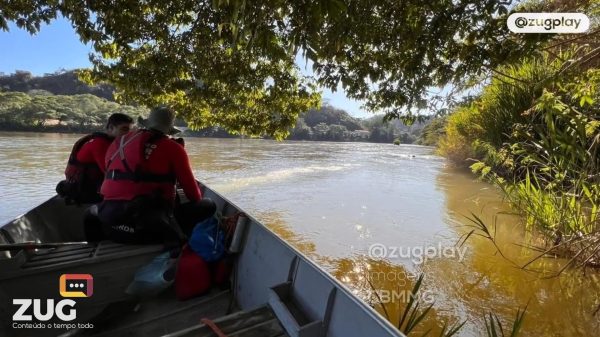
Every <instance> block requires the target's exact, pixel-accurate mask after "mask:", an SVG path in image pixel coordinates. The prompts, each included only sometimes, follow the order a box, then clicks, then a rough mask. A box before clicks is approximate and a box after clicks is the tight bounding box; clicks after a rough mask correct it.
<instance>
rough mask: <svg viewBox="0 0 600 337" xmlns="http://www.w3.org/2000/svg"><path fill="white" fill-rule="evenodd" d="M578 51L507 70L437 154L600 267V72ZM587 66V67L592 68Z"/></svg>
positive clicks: (460, 112)
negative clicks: (494, 189) (489, 186)
mask: <svg viewBox="0 0 600 337" xmlns="http://www.w3.org/2000/svg"><path fill="white" fill-rule="evenodd" d="M593 52H594V51H590V49H589V48H586V47H580V48H578V49H571V50H568V51H559V52H556V53H549V52H544V53H542V54H541V55H538V56H534V57H529V58H526V59H524V60H523V61H522V62H520V63H519V64H515V65H511V66H505V67H502V68H499V69H498V70H497V71H496V76H495V77H494V79H493V80H492V81H491V83H490V84H489V85H488V86H486V87H485V88H484V90H483V92H482V93H481V95H480V96H479V98H478V99H476V100H475V101H474V102H473V103H471V104H470V105H469V106H462V107H459V108H457V109H456V111H455V113H454V114H453V115H451V116H450V117H449V118H448V125H447V127H446V136H445V138H444V139H443V140H442V141H441V142H440V147H439V150H440V152H441V153H442V154H444V155H446V156H447V157H448V158H449V159H450V160H452V161H454V162H456V163H459V164H460V165H470V167H471V169H472V170H473V171H474V172H476V173H477V174H479V175H481V176H482V177H483V178H485V179H488V180H489V181H491V182H493V183H494V184H496V185H497V186H499V187H500V188H501V189H502V191H504V193H505V195H506V196H507V198H508V200H509V201H510V202H511V203H512V205H513V206H514V207H515V208H516V209H517V210H518V211H520V212H521V213H522V214H523V215H524V218H525V220H526V224H527V226H528V228H529V229H531V230H535V231H537V232H540V233H542V234H543V236H544V237H545V238H546V239H547V244H548V245H549V246H550V247H560V249H557V250H555V251H554V252H553V253H557V254H558V253H560V254H559V255H566V256H568V257H570V258H571V257H575V256H576V257H577V258H576V260H577V261H578V262H583V261H586V263H587V264H591V265H594V264H596V263H597V264H599V265H600V254H598V249H597V248H598V247H597V245H596V244H594V243H595V242H596V239H598V240H600V233H599V230H600V217H599V216H598V211H599V207H600V94H599V90H598V88H599V87H600V70H599V69H597V68H596V67H595V66H590V63H589V62H588V61H586V60H588V59H589V58H590V53H593ZM586 62H588V63H586Z"/></svg>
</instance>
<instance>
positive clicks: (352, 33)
mask: <svg viewBox="0 0 600 337" xmlns="http://www.w3.org/2000/svg"><path fill="white" fill-rule="evenodd" d="M511 2H512V1H500V0H429V1H422V0H405V1H397V0H318V1H298V0H257V1H246V0H212V1H207V0H177V1H162V0H145V1H132V0H95V1H75V0H62V1H58V0H15V1H11V2H8V3H6V2H5V3H3V4H2V5H0V27H1V28H3V29H4V30H7V29H8V24H7V23H8V21H14V22H16V24H17V26H18V27H20V28H23V29H26V30H27V31H29V32H30V33H36V32H37V31H38V30H39V29H40V25H41V23H44V22H46V23H48V22H50V21H51V20H53V19H55V18H56V17H58V16H59V15H62V16H63V17H65V18H67V19H68V20H70V21H71V23H72V24H73V26H74V28H75V30H76V31H77V33H78V34H79V36H80V37H81V40H82V41H83V42H86V43H91V45H92V46H93V48H94V50H95V53H94V54H93V55H92V56H91V60H92V62H93V65H94V67H93V70H92V71H86V72H83V73H82V74H81V76H82V78H84V79H86V80H88V81H90V82H92V81H96V82H97V81H108V82H110V83H112V84H114V85H115V86H116V88H117V91H118V92H117V97H116V98H117V99H118V100H120V101H123V102H137V103H141V104H144V105H154V104H157V103H164V102H166V103H169V104H172V105H174V107H175V108H176V109H177V111H179V113H180V114H182V115H183V117H185V118H186V120H187V121H188V122H189V123H190V125H191V126H192V127H197V128H200V127H205V126H209V125H220V126H223V127H225V128H227V129H228V130H230V131H234V132H244V133H246V134H250V135H259V134H264V133H266V134H268V135H271V136H274V137H276V138H282V137H285V136H286V135H287V130H288V129H289V128H290V127H293V126H294V123H295V120H296V118H297V117H298V113H300V112H302V111H306V110H308V109H309V108H311V107H316V106H318V105H319V102H320V95H319V92H318V86H317V85H320V86H322V87H326V88H330V89H332V90H336V89H337V88H338V86H340V85H341V87H342V88H343V89H344V90H345V91H346V93H347V94H348V96H349V97H351V98H355V99H360V100H365V101H366V108H368V109H369V110H372V111H383V112H386V114H387V117H388V118H394V117H401V116H405V117H406V116H408V117H413V116H414V114H416V113H418V110H419V109H422V108H425V107H426V106H427V97H428V92H427V90H428V88H430V87H432V86H444V85H446V84H448V83H461V82H464V81H465V80H466V79H468V78H470V76H478V75H481V74H482V72H485V71H486V69H491V68H493V67H495V66H496V65H497V64H499V63H502V62H505V61H507V60H510V59H514V58H515V57H520V56H522V55H523V53H528V52H529V51H531V50H533V48H534V47H535V45H536V43H537V42H538V39H541V38H546V37H540V36H531V35H530V36H517V35H514V34H512V35H511V34H510V33H509V32H508V30H507V28H506V16H507V14H508V11H509V10H508V6H510V3H511ZM299 54H302V55H303V56H304V57H306V58H307V59H310V60H311V61H313V62H314V66H313V70H314V71H315V74H316V75H315V78H308V77H305V76H303V75H302V74H301V73H300V72H299V69H298V68H297V66H296V65H295V58H296V56H297V55H299Z"/></svg>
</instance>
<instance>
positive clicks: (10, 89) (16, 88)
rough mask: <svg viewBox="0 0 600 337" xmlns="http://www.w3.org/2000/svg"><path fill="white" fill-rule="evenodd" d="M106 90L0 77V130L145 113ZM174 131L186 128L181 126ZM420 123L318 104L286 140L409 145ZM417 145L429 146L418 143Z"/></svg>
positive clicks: (58, 80)
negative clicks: (366, 115) (364, 116)
mask: <svg viewBox="0 0 600 337" xmlns="http://www.w3.org/2000/svg"><path fill="white" fill-rule="evenodd" d="M113 91H114V88H113V87H111V86H110V85H100V86H89V85H87V84H85V83H83V82H81V81H80V80H79V79H78V78H77V74H76V72H75V71H74V70H71V71H64V70H61V71H57V72H55V73H52V74H45V75H43V76H33V75H32V74H31V73H30V72H27V71H16V72H15V73H14V74H10V75H2V74H0V128H1V129H4V130H32V131H56V132H87V131H89V130H95V129H98V127H99V126H100V125H102V124H103V123H104V121H105V120H106V118H107V117H108V116H109V115H110V114H111V113H113V112H123V113H127V114H130V115H132V116H133V117H137V116H139V115H141V114H146V113H147V109H145V108H141V107H132V106H126V105H120V104H118V103H116V102H114V100H113ZM178 125H179V126H183V127H185V126H186V123H185V122H184V121H179V122H178ZM426 125H428V122H426V123H418V122H417V123H415V124H413V125H411V126H407V125H404V124H403V123H402V122H401V121H399V120H393V121H391V122H389V123H384V122H383V116H382V115H378V116H373V117H370V118H367V119H358V118H355V117H352V116H350V115H349V114H348V113H347V112H346V111H344V110H342V109H337V108H335V107H333V106H331V105H329V104H324V105H323V106H322V107H321V108H320V109H311V110H309V111H307V112H305V113H302V114H301V115H300V117H299V118H298V119H297V121H296V125H295V126H294V127H293V128H292V129H290V135H289V137H288V139H292V140H319V141H364V142H377V143H392V142H396V143H397V144H400V143H402V144H410V143H414V142H416V141H417V140H418V139H419V137H420V136H421V133H422V131H423V130H424V127H426ZM185 135H186V136H192V137H219V138H228V137H237V136H234V135H231V134H229V133H228V132H227V130H225V129H224V128H222V127H219V126H215V127H210V128H205V129H201V130H190V129H188V130H186V131H185ZM423 144H426V145H432V143H428V142H424V143H423Z"/></svg>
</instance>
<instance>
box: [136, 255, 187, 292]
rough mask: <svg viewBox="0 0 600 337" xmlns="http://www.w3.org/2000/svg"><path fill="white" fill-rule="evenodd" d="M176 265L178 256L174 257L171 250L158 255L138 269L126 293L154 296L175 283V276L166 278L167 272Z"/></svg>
mask: <svg viewBox="0 0 600 337" xmlns="http://www.w3.org/2000/svg"><path fill="white" fill-rule="evenodd" d="M176 265H177V258H172V257H171V253H170V252H165V253H162V254H160V255H158V256H157V257H155V258H154V259H153V260H152V261H151V262H150V263H149V264H147V265H145V266H143V267H141V268H140V269H138V270H137V272H136V273H135V276H134V278H133V281H131V283H130V284H129V286H128V287H127V289H126V290H125V293H127V294H129V295H137V296H154V295H156V294H158V293H160V292H161V291H163V290H165V289H167V288H168V287H169V286H170V285H171V284H173V282H174V278H172V279H170V280H166V279H165V273H166V272H167V271H168V270H169V269H172V268H175V267H176Z"/></svg>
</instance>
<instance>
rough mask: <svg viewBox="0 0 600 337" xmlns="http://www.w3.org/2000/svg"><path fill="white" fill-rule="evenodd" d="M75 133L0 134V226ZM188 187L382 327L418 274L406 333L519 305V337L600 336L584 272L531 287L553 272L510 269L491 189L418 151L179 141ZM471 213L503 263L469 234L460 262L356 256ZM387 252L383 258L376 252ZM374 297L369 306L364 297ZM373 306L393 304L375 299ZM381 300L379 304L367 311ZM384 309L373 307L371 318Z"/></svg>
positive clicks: (51, 172)
mask: <svg viewBox="0 0 600 337" xmlns="http://www.w3.org/2000/svg"><path fill="white" fill-rule="evenodd" d="M76 139H77V136H75V135H56V134H33V133H27V134H25V133H0V195H1V196H2V200H1V201H0V221H2V222H6V221H8V220H9V219H11V218H13V217H15V216H17V215H19V214H21V213H23V212H25V211H27V210H28V209H30V208H31V207H34V206H35V205H37V204H39V203H40V202H42V201H44V200H45V199H47V198H48V197H50V196H51V195H53V193H54V186H55V185H56V182H57V181H58V180H60V179H61V177H62V173H63V170H64V166H65V164H66V160H67V155H68V153H69V151H70V148H71V146H72V144H73V143H74V142H75V140H76ZM186 148H187V151H188V154H189V157H190V160H191V162H192V165H193V168H194V172H195V174H196V177H197V178H198V179H199V180H202V181H203V182H205V183H206V184H207V185H209V186H211V187H212V188H215V189H216V190H217V191H218V192H220V193H223V194H224V195H225V196H226V197H228V198H229V199H230V200H232V201H233V202H234V203H236V204H237V205H239V206H240V207H242V208H243V209H244V210H246V211H247V212H249V213H251V214H253V215H255V216H256V217H257V218H258V219H259V220H261V221H263V222H264V223H265V224H266V225H267V226H268V227H269V228H271V229H272V230H273V231H275V232H276V233H277V234H278V235H280V236H281V237H283V238H284V239H285V240H287V241H288V242H289V243H290V244H292V245H293V246H294V247H296V248H297V249H299V250H300V251H301V252H303V253H304V254H306V255H307V256H309V257H310V258H311V259H313V260H314V261H316V262H317V263H318V264H319V265H321V266H322V267H323V268H325V269H326V270H328V271H329V272H330V273H332V275H334V276H335V277H336V278H338V279H339V280H340V281H341V282H343V283H344V284H345V285H346V286H347V287H349V288H350V289H351V290H352V291H353V292H354V293H355V294H356V295H357V296H359V297H361V298H362V299H363V300H365V301H367V302H368V303H369V304H371V305H372V306H373V307H375V308H376V309H377V310H378V311H379V312H380V313H381V314H382V315H386V312H387V315H388V316H389V319H390V321H392V322H394V323H396V322H397V321H398V319H399V315H400V313H401V310H402V308H404V306H405V305H406V300H407V298H408V297H407V294H408V292H409V291H410V289H411V288H412V285H413V283H414V279H415V275H417V274H418V273H420V272H424V273H425V274H426V278H425V281H424V285H423V292H424V294H425V295H426V296H425V297H424V298H425V299H428V300H432V301H435V305H434V309H433V315H431V316H430V317H429V318H428V319H427V320H426V324H425V326H423V327H422V328H421V329H420V330H419V331H420V332H425V331H426V330H427V329H429V328H433V329H434V331H432V334H431V335H433V336H435V335H436V331H438V330H439V329H440V328H441V324H442V322H443V321H450V322H455V321H457V320H459V319H461V320H462V319H468V322H467V324H466V325H465V328H464V329H463V331H462V332H461V334H460V336H463V337H464V336H473V337H476V336H481V335H482V331H483V329H484V325H483V320H482V314H483V313H485V312H488V311H490V310H493V311H494V312H496V313H498V315H499V316H500V317H501V318H502V319H512V317H513V316H514V314H515V312H516V309H517V308H518V307H519V306H520V307H523V306H525V305H526V304H529V307H528V311H527V314H526V320H525V327H524V329H525V331H524V334H523V336H536V337H537V336H589V335H593V334H594V331H598V330H599V329H600V323H599V319H598V317H595V316H593V315H592V313H593V311H594V310H595V309H596V308H597V306H598V305H599V304H600V302H599V296H598V294H599V292H600V280H599V279H598V275H597V274H595V273H594V272H590V273H588V275H587V276H582V275H581V273H579V272H567V273H565V274H563V275H562V276H561V277H554V278H543V276H547V275H549V273H551V272H552V271H555V270H556V269H557V266H558V265H559V264H560V263H562V261H556V260H543V261H542V262H540V263H537V264H535V265H534V267H535V268H536V271H535V272H532V271H525V270H522V269H520V268H519V266H522V265H523V264H524V263H526V262H527V261H528V260H529V259H531V258H532V257H533V256H534V255H532V253H531V251H529V250H527V249H524V248H523V247H522V246H521V245H522V244H523V243H525V241H524V240H523V238H524V237H525V233H524V231H523V228H522V226H521V224H520V223H519V219H518V217H516V216H514V215H510V214H507V213H509V212H508V211H509V209H508V208H507V206H506V205H505V204H504V203H503V202H502V199H501V198H500V195H499V194H498V192H497V191H496V190H495V189H494V188H493V187H491V186H490V185H487V184H485V183H481V182H477V181H476V180H474V179H473V177H472V176H471V175H470V174H469V173H468V172H464V171H459V170H455V169H452V168H449V167H447V166H446V164H445V161H444V160H443V159H442V158H439V157H437V156H435V155H434V154H433V153H432V150H431V149H430V148H426V147H420V146H394V145H391V144H367V143H325V142H285V143H277V142H273V141H262V140H239V139H199V138H195V139H186ZM472 214H476V215H477V216H479V217H481V218H482V219H483V220H484V221H485V222H486V223H488V224H493V223H496V225H497V233H496V237H497V240H498V245H499V247H500V249H501V250H502V253H503V254H504V255H505V256H506V258H503V257H501V256H500V254H498V253H497V252H496V249H495V247H494V246H493V245H492V244H490V242H488V241H486V240H484V239H481V238H478V237H475V236H473V237H472V238H471V239H470V240H469V241H468V242H467V243H466V244H465V246H464V249H466V250H465V252H466V253H465V256H464V258H462V259H459V258H458V255H455V256H447V255H445V256H432V257H431V258H428V259H426V260H424V261H423V262H422V263H418V262H419V261H415V259H414V257H413V258H405V257H402V256H395V257H387V258H374V257H372V256H371V257H369V254H368V253H369V250H370V248H371V247H372V245H373V244H380V245H383V246H385V247H389V248H391V247H397V248H400V249H399V251H400V252H402V251H403V250H402V249H411V248H412V249H413V252H414V251H415V249H417V248H423V247H424V248H430V247H439V248H438V249H440V250H441V248H442V247H443V248H452V247H454V245H455V243H456V242H457V241H458V239H459V238H460V236H461V235H463V234H465V233H468V231H469V230H470V228H468V227H466V226H468V225H469V224H471V222H470V221H469V220H468V217H470V216H472ZM388 252H389V251H388ZM378 295H379V297H380V298H378V297H377V296H378ZM386 295H395V296H392V297H394V298H393V300H392V301H387V302H386V301H385V299H386V298H381V297H382V296H383V297H385V296H386ZM382 299H383V300H384V302H386V303H381V300H382ZM384 306H385V310H384V309H383V308H384Z"/></svg>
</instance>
